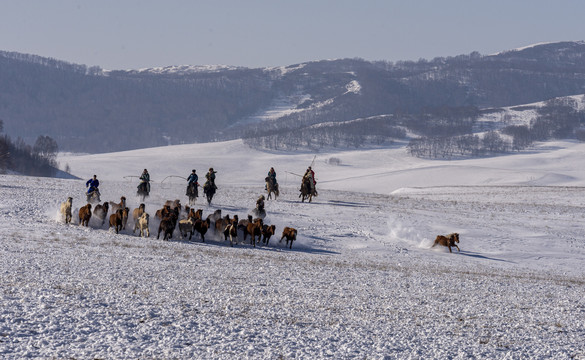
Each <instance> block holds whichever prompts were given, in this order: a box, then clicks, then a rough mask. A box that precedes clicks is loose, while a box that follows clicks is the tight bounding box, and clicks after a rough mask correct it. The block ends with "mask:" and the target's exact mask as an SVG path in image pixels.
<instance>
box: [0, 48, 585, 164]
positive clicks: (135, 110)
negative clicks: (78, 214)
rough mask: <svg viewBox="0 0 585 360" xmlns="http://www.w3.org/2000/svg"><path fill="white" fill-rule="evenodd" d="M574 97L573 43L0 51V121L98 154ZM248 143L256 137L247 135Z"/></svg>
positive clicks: (304, 140)
mask: <svg viewBox="0 0 585 360" xmlns="http://www.w3.org/2000/svg"><path fill="white" fill-rule="evenodd" d="M583 93H585V42H583V41H579V42H558V43H550V44H541V45H535V46H532V47H528V48H523V49H518V50H512V51H505V52H501V53H498V54H495V55H481V54H479V53H471V54H469V55H458V56H454V57H447V58H435V59H432V60H420V61H416V62H414V61H399V62H396V63H391V62H367V61H364V60H361V59H341V60H327V61H315V62H309V63H303V64H295V65H291V66H286V67H278V68H261V69H249V68H241V67H220V66H210V67H203V66H176V67H173V66H170V67H165V68H155V69H143V70H131V71H122V70H114V71H106V70H103V69H101V68H99V67H91V68H88V67H86V66H84V65H76V64H70V63H66V62H63V61H59V60H55V59H49V58H44V57H40V56H36V55H26V54H19V53H12V52H0V119H2V120H3V121H4V130H5V132H6V133H7V134H10V135H11V136H13V137H22V138H23V139H24V140H25V141H26V142H27V143H32V142H33V141H34V139H36V138H37V136H39V135H48V136H50V137H52V138H54V139H55V140H56V141H57V142H58V144H59V148H60V149H61V150H63V151H75V152H89V153H100V152H109V151H120V150H128V149H137V148H143V147H147V146H157V145H167V144H181V143H195V142H208V141H216V140H229V139H235V138H242V137H245V138H247V139H248V142H249V143H258V144H262V145H261V146H265V147H272V148H276V147H278V146H280V143H281V139H283V138H287V139H289V140H288V145H287V146H289V147H290V146H292V145H294V144H297V146H298V147H300V148H305V147H308V148H313V147H318V146H325V145H326V146H337V145H340V144H343V145H351V146H361V144H363V143H364V142H369V143H377V144H387V143H391V142H392V141H394V140H396V139H404V138H405V137H406V136H407V135H409V134H410V135H413V134H414V135H422V136H424V135H426V134H428V133H434V132H437V131H438V132H440V131H441V129H443V130H444V132H446V133H450V132H452V131H453V127H451V126H450V127H442V123H443V122H444V121H445V119H449V121H450V122H452V121H455V122H457V123H458V125H457V126H458V129H459V130H457V131H459V132H461V133H466V132H468V131H471V129H473V128H474V126H475V122H476V120H477V118H478V116H479V115H480V114H481V111H483V109H487V108H490V109H494V108H500V107H506V106H514V105H520V104H527V103H534V102H539V101H545V100H549V99H552V98H556V97H563V96H569V95H576V94H583ZM255 139H258V141H256V140H255Z"/></svg>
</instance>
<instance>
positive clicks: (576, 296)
mask: <svg viewBox="0 0 585 360" xmlns="http://www.w3.org/2000/svg"><path fill="white" fill-rule="evenodd" d="M584 153H585V144H582V143H571V142H558V143H546V144H543V145H541V147H539V148H536V149H534V150H533V151H532V152H525V153H520V154H517V155H510V156H505V157H497V158H485V159H474V160H461V161H428V160H422V159H416V158H412V157H409V156H408V155H406V153H405V151H404V149H403V148H397V149H387V150H379V149H378V150H362V151H346V152H339V153H323V154H318V155H317V156H316V158H315V160H314V163H313V168H314V169H315V171H316V176H317V181H318V184H317V188H318V190H319V196H318V197H317V198H315V199H314V201H313V202H312V203H301V202H300V200H299V199H298V183H299V177H298V176H297V175H298V174H302V173H303V172H304V170H305V169H306V167H307V166H308V165H310V164H311V162H312V161H313V158H314V155H313V154H304V153H296V154H284V153H266V152H259V151H255V150H251V149H249V148H247V147H245V146H244V145H243V144H242V143H241V141H232V142H225V143H211V144H199V145H183V146H172V147H162V148H150V149H144V150H136V151H127V152H122V153H111V154H100V155H79V156H75V155H62V156H60V158H59V159H58V160H59V162H60V163H61V165H62V166H65V164H68V165H69V166H70V168H71V171H72V173H73V174H74V175H76V176H79V177H80V178H82V179H88V178H89V177H90V176H91V175H93V174H97V175H98V178H99V179H100V180H101V182H102V185H101V186H100V187H101V192H102V200H112V201H117V200H118V199H119V198H120V196H126V197H127V198H128V205H129V207H130V208H134V207H137V206H138V204H139V199H137V198H136V196H135V189H136V185H137V179H136V178H135V177H129V176H138V175H139V174H140V172H141V171H142V169H143V168H147V169H148V170H149V171H150V173H151V178H152V179H153V180H154V182H153V184H152V193H151V197H150V198H148V199H147V200H146V201H145V204H146V210H147V212H149V213H150V214H151V215H154V212H155V211H156V210H157V209H159V208H160V207H162V203H163V202H164V201H165V200H167V199H176V198H178V199H180V200H181V201H182V202H183V203H185V202H186V200H187V199H186V197H185V196H184V191H185V180H184V179H181V178H179V177H177V176H181V177H185V176H186V175H188V174H189V172H190V171H191V169H192V168H195V169H197V172H198V173H199V175H200V177H203V175H204V173H205V171H206V170H207V169H208V168H209V167H214V169H216V170H217V171H218V173H217V176H218V177H217V185H218V187H219V190H218V193H217V196H216V197H215V198H214V199H213V201H212V203H211V205H207V204H206V203H204V202H203V201H202V199H201V198H200V199H199V200H198V202H197V204H196V208H201V209H202V210H203V214H204V216H207V215H208V214H211V213H212V212H213V211H215V210H217V209H221V210H222V212H223V214H224V215H225V214H230V216H231V215H234V214H237V215H239V217H240V218H244V217H245V216H246V215H247V214H249V213H251V211H252V209H253V207H254V205H255V201H256V198H257V197H258V196H259V195H260V194H262V193H263V188H264V185H263V179H264V176H265V174H266V172H267V170H268V169H269V168H270V167H271V166H273V167H274V168H275V169H276V171H277V173H278V179H279V183H280V185H281V188H282V194H281V196H280V197H279V198H278V199H277V200H271V201H268V202H267V203H266V210H267V217H266V218H265V223H268V224H274V225H276V228H277V235H276V236H275V237H273V238H272V239H271V240H270V243H269V245H268V246H264V245H262V246H258V247H256V248H253V247H252V246H251V245H250V243H249V241H248V242H246V243H244V242H242V241H240V243H239V244H237V245H236V246H235V247H233V248H232V247H230V246H229V243H228V242H225V241H224V240H223V239H222V238H221V237H220V236H219V235H217V234H215V233H214V232H213V231H210V232H209V233H208V234H207V236H206V242H205V243H203V242H201V240H200V238H199V237H197V236H196V237H195V238H194V239H193V240H192V241H187V240H180V239H179V237H178V231H175V236H174V237H173V239H172V240H171V241H169V242H165V241H163V240H157V239H156V230H157V223H156V220H155V219H154V216H152V220H153V221H152V222H151V232H152V233H153V234H151V237H150V238H147V239H145V238H140V237H138V236H137V235H134V234H133V233H132V230H131V226H129V227H127V228H126V230H122V232H121V234H115V233H114V232H113V231H112V230H108V227H107V226H106V225H104V226H101V225H100V224H99V223H98V222H97V221H96V219H95V218H94V219H92V221H90V227H88V228H85V227H81V226H78V225H77V220H76V211H75V213H74V222H75V224H72V225H65V224H64V223H63V221H62V219H61V218H60V215H59V211H58V210H59V204H60V202H62V201H64V200H65V199H66V198H67V197H68V196H72V197H73V198H74V200H73V207H74V209H75V210H77V209H79V207H81V206H82V205H84V204H85V202H84V197H83V192H84V191H85V180H64V179H45V178H42V179H41V178H30V177H18V176H14V175H2V176H0V199H2V202H1V203H0V259H1V266H0V271H1V273H2V277H1V278H0V284H1V289H2V292H0V305H1V307H0V309H1V310H0V357H1V358H5V359H21V358H104V359H105V358H108V359H110V358H157V359H158V358H209V359H212V358H213V359H241V358H254V359H255V358H260V359H293V358H296V359H301V358H302V359H320V358H333V359H350V358H351V359H353V358H368V359H393V358H400V359H431V358H436V359H439V358H440V359H447V358H492V359H497V358H510V359H516V358H530V359H538V358H554V359H582V358H585V345H584V342H583V339H584V338H585V320H584V319H585V300H584V299H583V290H584V287H585V282H584V280H583V275H584V274H585V271H584V270H583V266H582V265H583V261H584V260H585V240H584V237H583V235H584V231H583V224H584V220H585V215H584V214H585V206H584V205H583V199H584V198H585V170H584V169H585V157H584V156H583V154H584ZM129 224H130V222H129ZM284 226H292V227H295V228H296V229H297V230H298V240H297V241H295V242H294V244H293V245H292V249H289V248H287V247H286V246H285V245H284V244H283V243H279V242H278V240H279V239H280V236H279V235H280V234H281V233H282V229H283V227H284ZM451 232H458V233H459V234H460V236H461V242H460V243H459V244H458V245H459V247H460V249H461V251H460V252H458V251H457V249H453V251H454V252H453V253H449V251H448V250H447V249H446V248H444V247H435V248H432V247H431V245H432V243H433V240H434V238H435V237H436V236H437V235H438V234H447V233H451ZM240 240H241V239H240Z"/></svg>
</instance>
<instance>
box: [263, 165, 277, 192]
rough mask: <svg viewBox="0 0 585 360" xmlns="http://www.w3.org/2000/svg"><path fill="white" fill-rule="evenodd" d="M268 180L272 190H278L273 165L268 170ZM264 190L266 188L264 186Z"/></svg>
mask: <svg viewBox="0 0 585 360" xmlns="http://www.w3.org/2000/svg"><path fill="white" fill-rule="evenodd" d="M268 180H269V181H270V182H271V184H272V187H273V188H274V190H278V182H277V181H276V171H274V168H273V167H271V168H270V170H269V171H268ZM264 190H268V189H267V188H266V189H264Z"/></svg>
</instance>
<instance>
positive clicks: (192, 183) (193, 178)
mask: <svg viewBox="0 0 585 360" xmlns="http://www.w3.org/2000/svg"><path fill="white" fill-rule="evenodd" d="M198 180H199V176H197V173H196V172H195V169H193V170H192V171H191V174H189V177H188V178H187V183H188V184H187V194H185V195H187V196H189V195H190V194H191V193H190V192H189V191H192V193H193V194H195V197H197V186H198V185H199V184H198V183H197V181H198Z"/></svg>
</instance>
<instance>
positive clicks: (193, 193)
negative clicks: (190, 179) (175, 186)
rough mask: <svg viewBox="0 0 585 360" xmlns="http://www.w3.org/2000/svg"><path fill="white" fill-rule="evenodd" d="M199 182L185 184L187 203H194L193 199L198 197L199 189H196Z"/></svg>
mask: <svg viewBox="0 0 585 360" xmlns="http://www.w3.org/2000/svg"><path fill="white" fill-rule="evenodd" d="M197 186H199V184H197V183H191V184H189V185H187V196H188V197H189V205H195V200H196V199H197V197H199V191H198V189H197Z"/></svg>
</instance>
